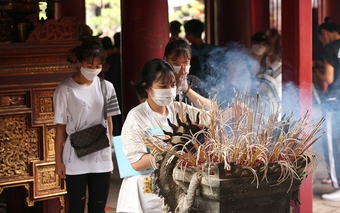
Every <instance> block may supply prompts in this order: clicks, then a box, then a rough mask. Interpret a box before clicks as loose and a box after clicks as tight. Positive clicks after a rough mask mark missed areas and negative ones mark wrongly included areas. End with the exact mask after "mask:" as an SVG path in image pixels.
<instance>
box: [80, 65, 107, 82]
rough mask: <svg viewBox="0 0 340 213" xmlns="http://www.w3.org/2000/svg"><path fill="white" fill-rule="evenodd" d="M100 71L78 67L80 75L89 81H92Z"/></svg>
mask: <svg viewBox="0 0 340 213" xmlns="http://www.w3.org/2000/svg"><path fill="white" fill-rule="evenodd" d="M100 71H102V69H101V68H100V69H90V68H84V67H80V72H81V74H82V75H83V76H84V77H85V78H86V79H87V80H89V81H93V79H94V78H95V77H96V76H97V75H98V74H99V73H100Z"/></svg>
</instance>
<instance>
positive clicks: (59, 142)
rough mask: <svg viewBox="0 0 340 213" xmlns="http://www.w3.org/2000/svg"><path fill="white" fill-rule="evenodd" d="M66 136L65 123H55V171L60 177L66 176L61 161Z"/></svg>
mask: <svg viewBox="0 0 340 213" xmlns="http://www.w3.org/2000/svg"><path fill="white" fill-rule="evenodd" d="M66 138H67V133H66V125H64V124H57V127H56V135H55V162H56V166H55V173H57V174H58V175H59V176H60V177H61V178H63V179H65V178H66V169H65V165H64V163H63V159H62V155H63V147H64V143H65V141H66Z"/></svg>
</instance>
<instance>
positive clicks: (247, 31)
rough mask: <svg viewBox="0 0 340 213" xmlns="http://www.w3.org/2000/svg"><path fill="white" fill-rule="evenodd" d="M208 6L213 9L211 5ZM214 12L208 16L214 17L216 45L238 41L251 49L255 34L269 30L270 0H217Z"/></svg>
mask: <svg viewBox="0 0 340 213" xmlns="http://www.w3.org/2000/svg"><path fill="white" fill-rule="evenodd" d="M206 2H208V3H210V2H211V1H206ZM208 6H209V7H211V5H210V4H209V5H208ZM213 11H214V12H213V13H211V14H208V15H211V16H214V17H213V20H214V22H215V23H214V29H215V31H214V33H212V34H214V36H215V37H214V41H215V44H216V45H219V46H220V45H224V44H226V43H227V42H229V41H236V42H242V43H244V44H245V45H246V46H247V47H249V46H250V38H251V36H252V35H253V34H254V33H256V32H258V31H263V32H265V31H266V30H267V29H268V28H269V0H252V1H225V0H216V1H214V8H213ZM210 19H211V18H210V17H208V20H210ZM210 23H211V22H210Z"/></svg>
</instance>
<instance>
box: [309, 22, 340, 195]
mask: <svg viewBox="0 0 340 213" xmlns="http://www.w3.org/2000/svg"><path fill="white" fill-rule="evenodd" d="M338 31H339V29H338V26H337V25H336V24H334V23H331V22H325V23H323V24H321V25H320V26H319V28H318V30H317V33H318V37H319V39H320V41H321V42H322V44H323V46H324V48H323V50H322V53H321V56H320V60H321V61H322V62H323V69H322V70H321V69H318V68H315V72H316V73H317V75H318V76H319V77H320V79H321V80H323V81H324V82H326V83H327V84H328V88H327V91H326V93H325V95H324V96H323V100H322V104H323V105H322V108H323V110H324V112H325V113H326V122H327V123H326V126H327V148H328V159H326V161H327V162H329V167H330V177H331V180H332V185H333V187H334V188H335V189H336V190H335V191H334V192H332V193H330V194H323V195H322V196H321V197H322V198H323V199H325V200H332V201H340V161H339V158H338V157H337V156H339V155H340V131H339V129H337V128H338V124H339V121H340V76H339V73H340V35H339V33H338Z"/></svg>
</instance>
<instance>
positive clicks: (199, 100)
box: [183, 84, 212, 110]
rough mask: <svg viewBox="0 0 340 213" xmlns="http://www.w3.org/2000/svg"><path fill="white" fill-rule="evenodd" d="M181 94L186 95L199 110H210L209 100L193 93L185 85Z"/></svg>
mask: <svg viewBox="0 0 340 213" xmlns="http://www.w3.org/2000/svg"><path fill="white" fill-rule="evenodd" d="M183 94H184V95H186V96H187V97H188V98H189V99H190V101H191V102H192V103H194V105H195V107H197V108H199V109H202V108H203V109H205V110H210V109H211V103H212V102H211V100H209V99H208V98H205V97H203V96H201V95H200V94H198V93H197V92H195V91H194V90H193V89H191V88H190V86H189V85H188V84H187V87H186V89H184V90H183Z"/></svg>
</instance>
